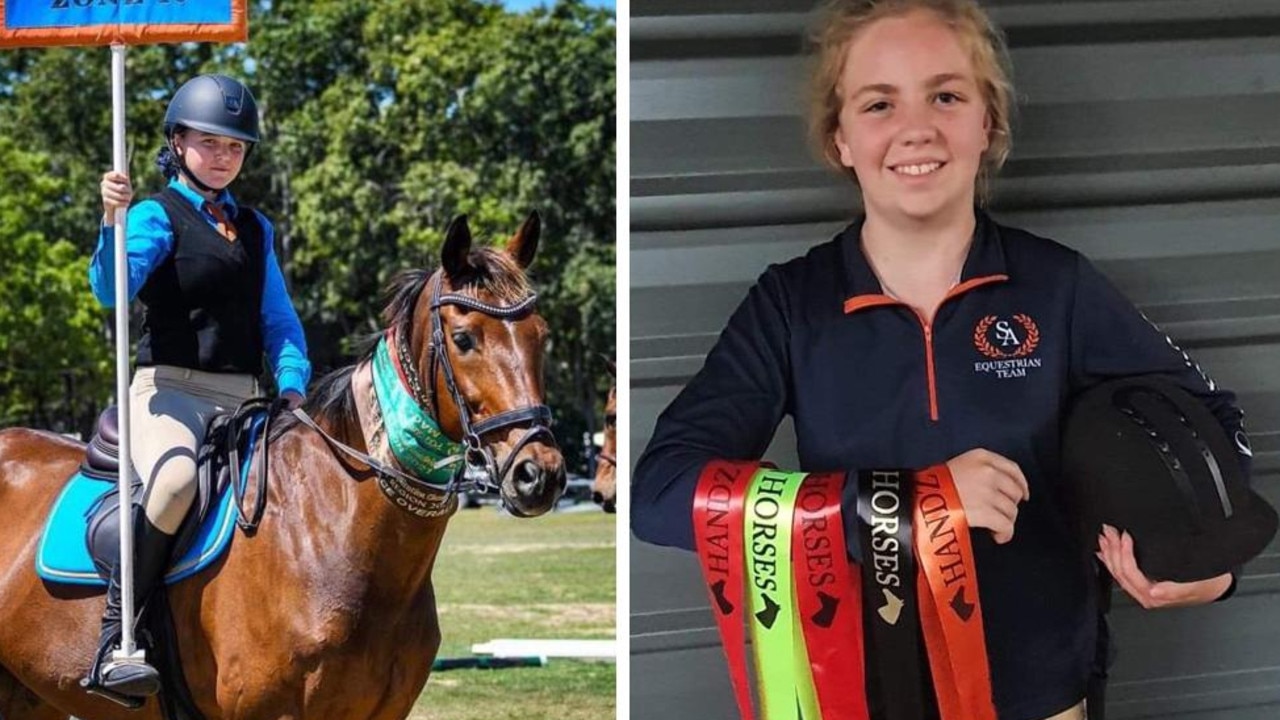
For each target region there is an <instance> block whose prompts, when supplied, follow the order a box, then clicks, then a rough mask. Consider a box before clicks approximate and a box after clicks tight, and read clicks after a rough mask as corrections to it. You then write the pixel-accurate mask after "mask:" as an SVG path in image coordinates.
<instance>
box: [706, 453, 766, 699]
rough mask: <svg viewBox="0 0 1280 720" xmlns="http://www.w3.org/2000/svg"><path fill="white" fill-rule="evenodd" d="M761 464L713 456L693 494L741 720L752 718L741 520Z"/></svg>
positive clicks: (713, 606) (710, 590) (709, 588)
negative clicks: (750, 489)
mask: <svg viewBox="0 0 1280 720" xmlns="http://www.w3.org/2000/svg"><path fill="white" fill-rule="evenodd" d="M758 467H759V465H758V463H754V462H733V461H728V460H713V461H711V462H709V463H707V466H706V467H705V468H703V469H702V475H701V476H699V478H698V489H697V491H696V493H695V494H694V497H693V533H694V538H695V540H696V543H697V551H698V559H699V560H700V561H701V563H702V576H703V578H704V579H705V580H706V581H707V592H708V593H709V594H710V595H711V612H712V614H714V615H715V618H716V625H717V626H718V627H719V628H720V639H721V641H722V642H723V644H724V653H725V656H726V658H727V659H728V661H729V679H730V681H731V682H732V683H733V691H734V694H735V695H736V696H737V698H738V712H739V713H740V714H741V717H742V720H753V718H754V717H755V715H754V713H753V711H752V707H751V686H750V684H749V683H748V680H747V655H746V631H745V628H744V627H743V618H744V617H745V612H746V610H745V607H744V606H745V604H746V598H745V597H744V593H743V586H744V584H745V582H746V580H745V567H744V563H745V561H746V552H745V547H744V540H743V536H742V521H743V514H744V509H745V508H744V505H745V501H746V497H747V489H748V488H749V487H750V485H751V478H752V477H753V476H754V475H755V472H756V470H757V469H758Z"/></svg>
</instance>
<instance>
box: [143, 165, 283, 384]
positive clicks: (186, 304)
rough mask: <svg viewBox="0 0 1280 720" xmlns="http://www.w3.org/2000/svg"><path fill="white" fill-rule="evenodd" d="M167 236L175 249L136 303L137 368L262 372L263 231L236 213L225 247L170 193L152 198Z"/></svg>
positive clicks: (246, 213)
mask: <svg viewBox="0 0 1280 720" xmlns="http://www.w3.org/2000/svg"><path fill="white" fill-rule="evenodd" d="M151 199H152V200H155V201H156V202H158V203H160V206H161V207H163V208H164V210H165V214H166V215H168V216H169V225H170V226H171V227H172V228H173V249H172V250H171V251H170V253H169V254H168V256H166V257H165V259H164V260H163V261H161V263H160V264H159V265H158V266H157V267H156V268H155V270H154V271H152V273H151V276H150V277H149V278H147V281H146V283H145V284H143V286H142V289H141V290H139V291H138V298H139V299H140V300H142V303H143V305H145V307H146V313H145V315H144V319H143V323H142V337H141V339H139V340H138V365H139V366H147V365H175V366H177V367H184V368H191V369H193V370H204V371H207V372H225V373H248V374H251V375H257V374H258V373H260V372H261V371H262V354H263V346H262V284H263V275H264V273H265V262H264V258H265V249H264V247H263V229H262V226H261V224H259V222H258V217H257V214H256V213H254V212H253V211H252V210H251V209H249V208H247V207H243V206H242V207H240V208H239V212H238V213H237V214H236V217H235V220H234V221H233V223H234V225H235V228H236V241H235V242H228V241H227V239H226V238H224V237H222V235H220V234H218V231H217V230H216V229H214V228H213V227H211V226H210V225H209V221H208V220H206V219H205V217H204V215H203V214H202V213H201V211H199V210H197V209H196V208H195V207H193V206H192V205H191V202H190V201H189V200H187V198H185V197H183V195H182V194H181V193H179V192H178V191H177V190H174V189H173V188H165V190H164V192H161V193H159V194H157V195H153V196H152V197H151Z"/></svg>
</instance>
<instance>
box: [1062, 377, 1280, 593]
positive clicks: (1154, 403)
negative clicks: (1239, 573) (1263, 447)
mask: <svg viewBox="0 0 1280 720" xmlns="http://www.w3.org/2000/svg"><path fill="white" fill-rule="evenodd" d="M1063 429H1064V432H1063V438H1062V460H1063V467H1062V471H1063V479H1064V480H1065V481H1066V486H1065V489H1066V491H1067V495H1068V498H1069V501H1070V505H1071V506H1072V509H1073V510H1074V513H1075V516H1076V520H1077V523H1078V527H1077V531H1078V532H1079V533H1080V539H1081V544H1082V546H1083V549H1086V550H1089V551H1092V550H1094V549H1096V547H1097V537H1098V533H1099V532H1101V529H1102V524H1103V523H1106V524H1108V525H1111V526H1113V527H1115V528H1117V529H1119V530H1125V531H1128V532H1129V534H1130V535H1132V536H1133V543H1134V554H1135V555H1136V556H1137V560H1138V567H1139V568H1141V569H1142V571H1143V572H1144V573H1145V574H1146V575H1147V576H1148V577H1150V578H1151V579H1153V580H1172V581H1175V582H1194V581H1197V580H1204V579H1207V578H1211V577H1216V576H1218V575H1221V574H1223V573H1225V572H1228V571H1232V570H1234V569H1236V568H1238V567H1239V566H1241V565H1243V564H1244V563H1245V562H1247V561H1248V560H1250V559H1252V558H1253V557H1255V556H1256V555H1257V554H1258V553H1260V552H1262V550H1263V549H1264V548H1265V547H1266V546H1267V544H1268V543H1270V542H1271V539H1272V538H1273V537H1274V536H1275V533H1276V526H1277V516H1276V511H1275V510H1274V509H1272V507H1271V506H1270V505H1269V504H1268V503H1267V501H1266V500H1264V499H1263V498H1262V496H1260V495H1259V494H1258V493H1257V492H1256V491H1255V490H1253V489H1252V488H1250V487H1249V485H1248V478H1247V477H1246V476H1245V473H1244V470H1243V468H1242V466H1241V463H1240V454H1241V453H1242V452H1247V449H1248V446H1247V445H1246V444H1244V441H1243V440H1237V441H1235V442H1233V440H1232V438H1228V437H1227V435H1226V432H1225V431H1224V430H1223V429H1222V425H1221V424H1220V423H1219V422H1218V420H1217V418H1215V417H1214V415H1213V414H1212V413H1211V412H1210V411H1209V409H1208V407H1206V406H1205V405H1204V403H1203V402H1201V401H1200V400H1199V399H1198V398H1196V397H1195V396H1193V395H1191V394H1190V393H1188V392H1187V391H1186V390H1184V389H1183V388H1181V387H1179V386H1177V385H1176V384H1174V383H1173V382H1171V381H1169V380H1168V379H1166V378H1163V377H1160V376H1156V375H1151V376H1139V377H1132V378H1124V379H1120V380H1112V381H1109V382H1105V383H1102V384H1100V385H1097V386H1095V387H1093V388H1091V389H1089V390H1086V391H1085V392H1084V393H1082V394H1081V395H1080V396H1079V397H1077V398H1075V400H1074V402H1073V403H1072V406H1071V409H1070V411H1069V412H1068V414H1067V417H1066V420H1065V422H1064V428H1063Z"/></svg>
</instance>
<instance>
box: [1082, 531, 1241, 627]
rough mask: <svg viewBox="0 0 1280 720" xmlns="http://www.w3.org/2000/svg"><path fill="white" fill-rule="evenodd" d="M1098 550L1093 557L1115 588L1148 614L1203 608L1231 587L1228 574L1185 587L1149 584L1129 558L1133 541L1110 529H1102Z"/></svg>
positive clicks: (1132, 557)
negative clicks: (1196, 607) (1107, 574)
mask: <svg viewBox="0 0 1280 720" xmlns="http://www.w3.org/2000/svg"><path fill="white" fill-rule="evenodd" d="M1098 548H1099V551H1098V552H1097V553H1095V554H1096V555H1097V556H1098V559H1099V560H1101V561H1102V564H1103V565H1106V566H1107V570H1109V571H1110V572H1111V577H1113V578H1115V579H1116V584H1118V585H1119V586H1120V587H1122V588H1124V591H1125V592H1127V593H1129V596H1130V597H1132V598H1133V599H1134V600H1137V601H1138V604H1139V605H1141V606H1142V607H1144V608H1147V609H1148V610H1150V609H1152V608H1162V607H1186V606H1188V605H1203V604H1205V603H1210V602H1213V601H1214V600H1217V599H1218V598H1220V597H1222V594H1223V593H1225V592H1226V591H1227V588H1229V587H1231V573H1224V574H1222V575H1219V576H1218V577H1215V578H1209V579H1208V580H1198V581H1196V582H1189V583H1178V582H1169V581H1164V582H1152V581H1151V579H1150V578H1148V577H1147V576H1146V575H1144V574H1143V572H1142V571H1141V570H1139V569H1138V560H1137V558H1136V557H1134V555H1133V537H1132V536H1130V535H1129V533H1127V532H1125V533H1122V532H1120V531H1119V530H1116V529H1115V528H1113V527H1111V526H1110V525H1103V526H1102V534H1101V535H1099V536H1098Z"/></svg>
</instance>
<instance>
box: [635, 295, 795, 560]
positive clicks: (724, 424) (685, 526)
mask: <svg viewBox="0 0 1280 720" xmlns="http://www.w3.org/2000/svg"><path fill="white" fill-rule="evenodd" d="M785 306H786V298H785V293H784V290H783V288H782V283H781V281H780V278H779V277H778V274H777V273H776V272H772V271H767V272H765V274H764V275H762V276H761V277H760V280H759V281H758V282H757V284H756V285H755V286H754V287H753V288H752V289H751V291H750V292H749V293H748V295H747V298H746V299H745V300H744V301H743V302H742V304H741V305H739V306H738V309H737V310H736V311H735V312H734V313H733V315H732V317H731V318H730V319H729V324H728V326H727V327H726V328H725V329H724V331H723V332H722V333H721V334H720V338H719V340H718V341H717V342H716V344H715V346H714V347H713V348H712V349H711V352H710V354H708V355H707V359H706V362H705V364H704V365H703V367H702V369H701V370H700V371H699V372H698V374H697V375H695V376H694V377H693V379H692V380H690V381H689V383H688V384H687V385H686V386H685V387H684V389H683V390H682V391H681V392H680V394H679V396H677V397H676V399H675V400H674V401H673V402H672V403H671V405H670V406H668V407H667V409H666V410H664V411H663V412H662V414H661V415H660V416H659V417H658V421H657V424H656V426H655V428H654V432H653V437H652V438H651V439H650V441H649V446H648V447H647V448H646V449H645V451H644V454H643V455H641V456H640V459H639V460H638V461H637V463H636V468H635V472H634V473H633V476H632V483H631V502H632V509H631V529H632V531H633V532H634V533H635V535H636V537H638V538H640V539H641V540H644V541H646V542H651V543H655V544H658V545H669V546H675V547H681V548H684V549H686V550H692V549H694V535H693V519H692V513H693V495H694V491H695V490H696V489H697V485H698V476H699V475H700V474H701V472H702V469H703V467H704V466H706V464H707V463H708V462H710V461H711V460H714V459H727V460H756V459H759V458H760V457H761V456H762V455H763V454H764V452H765V450H766V449H767V448H768V446H769V441H770V440H771V439H772V438H773V434H774V432H775V431H776V430H777V427H778V423H779V422H780V421H781V420H782V417H783V415H784V413H786V412H787V411H788V409H789V405H790V400H791V399H790V393H789V383H790V376H791V370H790V362H789V351H788V338H789V336H790V331H789V328H788V322H787V313H786V307H785Z"/></svg>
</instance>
